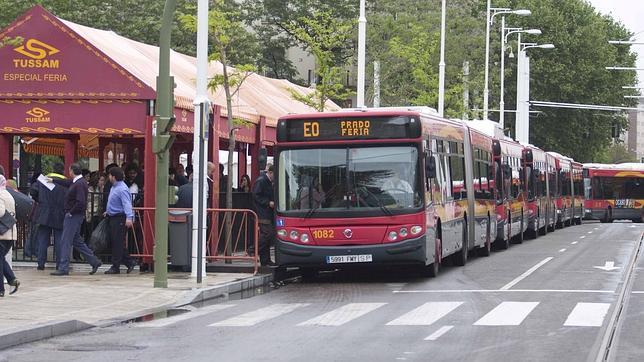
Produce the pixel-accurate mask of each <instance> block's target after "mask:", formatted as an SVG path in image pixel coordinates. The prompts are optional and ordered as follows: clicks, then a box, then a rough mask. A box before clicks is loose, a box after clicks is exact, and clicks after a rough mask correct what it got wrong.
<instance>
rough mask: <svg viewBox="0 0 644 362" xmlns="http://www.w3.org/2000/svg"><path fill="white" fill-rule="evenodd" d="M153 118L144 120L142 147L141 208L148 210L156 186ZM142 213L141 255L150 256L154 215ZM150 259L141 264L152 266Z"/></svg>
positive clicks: (152, 201)
mask: <svg viewBox="0 0 644 362" xmlns="http://www.w3.org/2000/svg"><path fill="white" fill-rule="evenodd" d="M153 120H154V117H152V116H147V117H146V120H145V146H144V152H143V153H144V156H143V157H144V165H145V172H144V173H143V184H144V185H145V190H144V192H143V206H144V207H146V208H148V207H151V208H153V209H154V207H155V205H154V198H155V196H156V187H155V186H156V184H155V175H156V172H157V171H156V165H157V163H156V159H155V157H154V152H153V151H152V121H153ZM144 214H145V212H143V214H142V215H140V216H141V217H144V220H142V223H143V235H144V237H143V242H144V243H145V245H144V246H143V254H152V250H153V248H154V215H144ZM152 262H153V261H152V258H151V257H144V258H143V263H145V264H152Z"/></svg>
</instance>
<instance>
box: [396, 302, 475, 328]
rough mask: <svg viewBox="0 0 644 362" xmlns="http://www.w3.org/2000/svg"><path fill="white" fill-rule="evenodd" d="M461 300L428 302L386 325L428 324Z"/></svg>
mask: <svg viewBox="0 0 644 362" xmlns="http://www.w3.org/2000/svg"><path fill="white" fill-rule="evenodd" d="M461 304H463V302H429V303H425V304H423V305H421V306H420V307H418V308H416V309H414V310H412V311H411V312H409V313H406V314H403V315H402V316H400V317H398V318H396V319H394V320H393V321H391V322H389V323H387V325H388V326H429V325H432V324H433V323H434V322H436V321H437V320H439V319H441V318H443V317H444V316H446V315H447V314H448V313H450V312H451V311H453V310H454V309H456V308H458V307H459V306H460V305H461Z"/></svg>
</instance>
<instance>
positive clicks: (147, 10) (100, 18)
mask: <svg viewBox="0 0 644 362" xmlns="http://www.w3.org/2000/svg"><path fill="white" fill-rule="evenodd" d="M194 2H195V1H194V0H177V11H179V12H184V13H185V12H186V11H187V9H188V8H190V7H191V6H192V4H194ZM37 4H40V5H42V6H43V7H44V8H45V9H47V10H48V11H50V12H52V13H53V14H54V15H56V16H57V17H59V18H62V19H65V20H69V21H72V22H75V23H78V24H82V25H86V26H90V27H93V28H98V29H104V30H111V31H114V32H116V33H118V34H119V35H122V36H124V37H127V38H130V39H133V40H136V41H140V42H143V43H146V44H152V45H158V43H159V30H160V29H161V15H162V14H163V6H164V4H165V1H141V0H111V1H106V0H21V1H16V0H0V9H2V12H0V28H3V27H5V26H7V25H9V24H10V23H11V22H12V21H14V20H15V19H16V18H17V17H18V16H20V15H21V14H23V13H24V12H26V11H27V10H29V9H30V8H31V7H33V6H34V5H37ZM195 42H196V36H195V34H194V33H192V32H190V31H188V30H186V29H183V28H181V27H180V26H178V25H177V26H175V27H174V29H173V31H172V45H171V46H172V49H174V50H176V51H178V52H180V53H185V54H189V55H194V54H195V51H196V49H195Z"/></svg>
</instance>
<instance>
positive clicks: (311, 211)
mask: <svg viewBox="0 0 644 362" xmlns="http://www.w3.org/2000/svg"><path fill="white" fill-rule="evenodd" d="M319 208H320V206H316V207H312V208H310V209H309V211H308V212H307V213H306V215H304V218H305V219H308V218H310V217H311V216H313V214H314V213H315V211H317V209H319Z"/></svg>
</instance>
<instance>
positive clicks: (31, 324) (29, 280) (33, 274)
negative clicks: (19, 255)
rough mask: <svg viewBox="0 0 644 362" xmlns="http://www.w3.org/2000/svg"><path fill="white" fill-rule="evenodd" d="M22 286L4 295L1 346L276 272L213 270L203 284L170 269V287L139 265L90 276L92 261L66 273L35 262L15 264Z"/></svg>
mask: <svg viewBox="0 0 644 362" xmlns="http://www.w3.org/2000/svg"><path fill="white" fill-rule="evenodd" d="M14 270H15V272H16V276H17V277H18V279H19V280H20V283H21V284H20V289H19V290H18V292H17V293H16V294H13V295H9V291H10V290H11V287H10V286H8V285H5V290H6V294H5V297H4V298H0V310H2V313H0V349H3V348H7V347H10V346H14V345H17V344H21V343H27V342H33V341H36V340H39V339H44V338H50V337H54V336H57V335H62V334H67V333H73V332H75V331H79V330H82V329H86V328H91V327H94V326H105V325H109V324H114V323H119V322H122V321H126V320H129V319H132V318H136V317H140V316H143V315H147V314H150V313H157V312H160V311H164V310H167V309H171V308H175V307H179V306H182V305H186V304H191V303H196V302H199V301H203V300H207V299H211V298H215V297H217V296H221V295H225V294H228V293H235V292H239V291H242V290H247V289H252V288H256V287H260V286H263V285H266V284H268V282H270V280H271V279H272V275H267V274H263V275H262V274H258V275H256V276H253V275H252V274H241V273H212V274H208V275H207V277H206V278H205V279H204V283H203V284H202V285H198V284H197V283H196V281H195V280H194V279H191V278H190V277H189V273H169V274H168V288H165V289H164V288H153V280H154V274H152V273H146V274H141V273H139V272H138V270H135V271H134V272H132V273H130V274H125V270H121V274H119V275H104V274H103V271H104V270H107V268H106V267H102V268H101V269H100V270H99V271H98V272H97V273H96V274H95V275H88V272H89V271H90V268H89V266H87V265H79V264H76V265H73V268H72V272H71V273H70V275H69V276H66V277H55V276H51V275H49V273H50V272H52V271H53V269H50V268H47V269H45V270H44V271H38V270H36V268H35V265H33V266H29V267H24V266H20V264H18V265H14Z"/></svg>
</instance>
